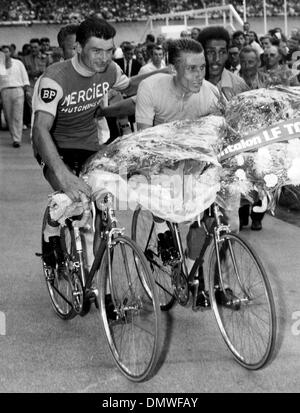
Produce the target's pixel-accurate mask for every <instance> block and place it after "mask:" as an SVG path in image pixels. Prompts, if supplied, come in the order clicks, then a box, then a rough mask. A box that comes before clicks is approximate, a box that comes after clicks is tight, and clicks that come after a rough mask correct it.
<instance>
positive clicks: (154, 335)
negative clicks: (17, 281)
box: [41, 193, 162, 382]
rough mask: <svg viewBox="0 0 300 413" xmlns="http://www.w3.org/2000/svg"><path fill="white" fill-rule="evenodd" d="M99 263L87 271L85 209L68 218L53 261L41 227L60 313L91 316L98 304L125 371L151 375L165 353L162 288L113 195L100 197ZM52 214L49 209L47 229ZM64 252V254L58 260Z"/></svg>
mask: <svg viewBox="0 0 300 413" xmlns="http://www.w3.org/2000/svg"><path fill="white" fill-rule="evenodd" d="M97 205H98V207H97V209H96V214H95V236H94V256H95V258H94V262H93V264H92V267H91V269H90V271H87V269H86V265H85V262H84V261H85V259H84V251H83V248H84V244H83V240H82V230H81V228H83V227H84V226H85V224H86V220H87V218H86V214H81V215H79V216H75V217H71V218H68V219H66V220H65V225H63V226H61V229H60V237H59V241H60V249H59V250H58V251H60V253H58V252H56V250H55V248H54V250H53V251H52V253H53V252H54V255H55V257H56V260H54V262H53V263H52V264H51V260H49V251H48V249H46V248H45V245H46V243H45V242H44V241H43V231H42V254H41V258H42V262H43V274H44V278H45V281H46V285H47V289H48V292H49V295H50V299H51V303H52V306H53V308H54V310H55V312H56V314H57V315H58V316H59V317H60V318H62V319H64V320H68V319H71V318H73V317H75V316H76V315H81V316H84V315H86V314H87V313H88V312H89V310H90V308H91V304H92V303H94V304H95V305H96V307H97V309H98V313H99V315H100V318H101V320H102V325H103V327H104V331H105V334H106V338H107V341H108V344H109V348H110V350H111V353H112V355H113V358H114V360H115V362H116V364H117V366H118V368H119V369H120V370H121V372H122V373H123V374H124V375H125V376H126V377H127V378H128V379H130V380H132V381H135V382H139V381H143V380H146V379H148V378H149V377H151V375H152V374H153V372H154V371H155V367H156V364H157V361H158V358H159V355H160V350H161V349H160V345H161V342H162V340H161V334H162V328H161V310H160V304H159V298H158V292H157V286H156V284H155V282H154V279H153V277H152V274H151V272H150V269H149V263H148V262H147V261H146V259H145V256H144V254H143V253H142V251H141V250H140V248H139V247H138V246H137V245H136V243H135V242H133V241H132V240H131V239H130V238H128V237H126V236H125V235H124V228H119V227H118V226H117V219H116V215H115V211H114V209H113V197H112V195H111V194H109V193H108V194H105V196H104V197H103V198H102V200H101V201H99V202H98V201H97ZM48 216H49V207H47V208H46V211H45V214H44V219H43V228H44V227H45V224H46V220H47V219H48ZM58 255H62V259H58Z"/></svg>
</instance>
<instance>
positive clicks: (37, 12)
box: [0, 0, 300, 24]
mask: <svg viewBox="0 0 300 413" xmlns="http://www.w3.org/2000/svg"><path fill="white" fill-rule="evenodd" d="M227 3H231V4H232V5H233V6H234V7H235V8H236V10H237V11H238V12H239V13H240V14H241V15H242V14H243V1H242V0H232V1H230V2H227ZM283 3H284V0H268V1H267V15H268V16H277V15H280V14H282V12H283ZM287 3H288V14H289V15H290V16H299V15H300V3H299V1H298V0H288V2H287ZM214 6H220V1H204V0H125V1H124V0H69V1H66V0H51V1H48V0H2V1H1V11H0V22H1V21H32V20H34V21H47V22H53V23H62V24H64V23H71V22H75V21H77V20H78V21H79V20H82V19H83V18H85V17H86V16H88V15H90V14H93V13H101V14H102V16H103V17H104V18H105V19H109V20H112V21H116V22H118V21H134V20H140V19H146V18H147V17H149V16H150V15H156V14H160V13H172V12H180V11H186V10H192V9H201V8H203V7H214ZM246 9H247V16H248V18H249V17H261V16H263V6H262V1H256V0H247V2H246ZM220 17H222V14H221V12H219V11H216V12H215V13H213V15H212V18H215V19H218V18H220Z"/></svg>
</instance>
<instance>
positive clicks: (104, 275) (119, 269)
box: [95, 236, 162, 382]
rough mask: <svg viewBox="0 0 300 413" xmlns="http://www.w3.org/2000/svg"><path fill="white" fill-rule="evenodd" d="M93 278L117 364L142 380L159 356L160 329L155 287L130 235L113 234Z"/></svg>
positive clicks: (153, 369)
mask: <svg viewBox="0 0 300 413" xmlns="http://www.w3.org/2000/svg"><path fill="white" fill-rule="evenodd" d="M95 282H96V284H97V286H98V291H100V314H101V318H102V322H103V326H104V329H105V333H106V337H107V340H108V344H109V347H110V350H111V352H112V355H113V357H114V359H115V361H116V364H117V366H118V368H119V369H120V370H121V372H122V373H123V374H124V375H125V376H126V377H127V378H128V379H130V380H132V381H135V382H140V381H143V380H146V379H147V378H149V377H150V376H151V375H152V374H153V373H154V371H155V367H156V364H157V361H158V358H159V356H160V351H161V335H162V329H161V312H160V307H159V300H158V297H157V287H156V285H155V283H154V280H153V279H152V276H151V274H150V271H149V268H148V264H147V261H146V260H145V257H144V255H143V253H142V252H141V251H140V249H139V248H138V247H137V246H136V245H135V243H134V242H133V241H132V240H131V239H129V238H127V237H123V236H119V237H117V238H115V239H114V245H113V246H112V247H111V248H109V249H108V248H106V250H105V252H104V255H103V257H102V260H101V264H100V268H99V271H98V272H97V274H96V278H95ZM108 291H109V292H110V297H111V302H110V303H109V302H108V301H107V299H106V298H107V296H108V295H107V294H106V292H108Z"/></svg>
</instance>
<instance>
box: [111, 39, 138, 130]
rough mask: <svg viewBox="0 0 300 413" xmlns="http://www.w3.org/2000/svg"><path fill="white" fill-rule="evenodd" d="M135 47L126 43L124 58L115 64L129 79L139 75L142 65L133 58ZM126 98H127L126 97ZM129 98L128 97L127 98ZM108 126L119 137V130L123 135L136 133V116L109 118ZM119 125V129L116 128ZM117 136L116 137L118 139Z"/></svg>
mask: <svg viewBox="0 0 300 413" xmlns="http://www.w3.org/2000/svg"><path fill="white" fill-rule="evenodd" d="M133 54H134V46H133V45H132V44H131V43H125V45H124V47H123V56H124V57H123V58H121V59H115V62H116V63H117V64H118V65H119V66H120V68H121V69H122V70H123V72H124V73H125V75H126V76H127V77H131V76H135V75H137V74H138V73H139V71H140V68H141V67H142V66H141V64H140V63H139V62H138V61H137V60H136V59H134V58H133ZM124 97H125V96H124ZM126 97H127V96H126ZM107 121H108V125H109V128H110V131H111V135H112V136H113V135H114V134H115V135H116V136H117V135H119V132H118V130H119V129H121V130H120V132H121V134H123V133H124V131H125V130H127V133H130V132H133V131H134V123H135V117H134V115H132V116H129V117H128V118H127V116H126V117H122V118H118V119H117V121H116V120H115V119H114V118H108V119H107ZM116 125H117V127H116ZM116 136H115V137H116Z"/></svg>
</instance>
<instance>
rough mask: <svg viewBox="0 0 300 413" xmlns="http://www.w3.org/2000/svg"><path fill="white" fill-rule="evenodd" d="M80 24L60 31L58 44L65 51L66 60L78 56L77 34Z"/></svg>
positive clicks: (71, 25) (68, 26) (70, 25)
mask: <svg viewBox="0 0 300 413" xmlns="http://www.w3.org/2000/svg"><path fill="white" fill-rule="evenodd" d="M78 27H79V25H78V24H69V25H67V26H64V27H62V28H61V29H60V31H59V32H58V34H57V43H58V45H59V47H60V48H61V49H62V51H63V55H64V59H65V60H66V59H71V58H72V57H73V56H75V54H76V45H77V43H76V33H77V30H78Z"/></svg>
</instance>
